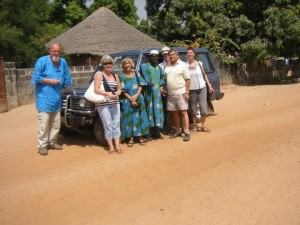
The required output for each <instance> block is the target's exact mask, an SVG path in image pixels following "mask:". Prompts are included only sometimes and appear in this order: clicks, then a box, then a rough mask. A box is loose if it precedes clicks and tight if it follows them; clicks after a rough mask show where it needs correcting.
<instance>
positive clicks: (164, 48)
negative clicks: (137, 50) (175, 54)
mask: <svg viewBox="0 0 300 225" xmlns="http://www.w3.org/2000/svg"><path fill="white" fill-rule="evenodd" d="M169 51H170V48H169V47H163V48H162V49H161V54H162V55H163V54H166V53H169Z"/></svg>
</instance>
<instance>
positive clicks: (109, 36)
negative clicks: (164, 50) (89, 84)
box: [46, 7, 163, 65]
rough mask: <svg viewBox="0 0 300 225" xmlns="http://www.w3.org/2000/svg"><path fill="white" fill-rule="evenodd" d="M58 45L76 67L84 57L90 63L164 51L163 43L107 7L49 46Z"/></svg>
mask: <svg viewBox="0 0 300 225" xmlns="http://www.w3.org/2000/svg"><path fill="white" fill-rule="evenodd" d="M54 42H56V43H60V44H61V45H62V46H63V49H64V52H65V53H67V54H68V55H69V57H71V59H73V60H70V61H72V62H73V65H74V64H78V62H77V63H76V61H78V60H76V58H81V59H82V57H84V58H85V59H84V60H85V61H86V60H90V58H91V56H98V57H97V58H99V56H101V55H104V54H109V53H113V52H121V51H127V50H135V49H141V48H154V47H156V48H157V47H163V44H162V43H161V42H158V41H157V40H155V39H153V38H151V37H149V36H148V35H146V34H144V33H143V32H141V31H139V30H137V29H136V28H134V27H133V26H131V25H129V24H128V23H126V22H125V21H124V20H122V19H120V18H119V17H118V16H116V15H115V14H114V13H113V12H112V11H111V10H109V9H107V8H105V7H101V8H99V9H98V10H96V11H95V12H94V13H93V14H91V15H90V16H89V17H87V18H86V19H85V20H83V21H82V22H81V23H79V24H77V25H76V26H74V27H72V28H71V29H69V30H68V31H66V32H65V33H63V34H61V35H60V36H58V37H56V38H54V39H53V40H51V41H50V42H49V43H47V44H46V46H47V47H48V46H49V45H50V44H51V43H54ZM87 56H88V57H87ZM93 58H94V57H93ZM79 61H82V60H79ZM80 64H81V63H80Z"/></svg>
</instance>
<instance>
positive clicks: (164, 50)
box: [159, 47, 170, 69]
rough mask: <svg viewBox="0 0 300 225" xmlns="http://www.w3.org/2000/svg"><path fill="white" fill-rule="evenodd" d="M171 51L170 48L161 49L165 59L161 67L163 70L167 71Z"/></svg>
mask: <svg viewBox="0 0 300 225" xmlns="http://www.w3.org/2000/svg"><path fill="white" fill-rule="evenodd" d="M169 51H170V48H169V47H163V48H162V49H161V54H162V56H163V58H164V61H162V62H161V63H160V64H159V66H160V67H161V68H162V69H165V67H166V65H167V64H168V63H169V61H170V60H169Z"/></svg>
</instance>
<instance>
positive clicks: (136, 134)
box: [120, 58, 149, 147]
mask: <svg viewBox="0 0 300 225" xmlns="http://www.w3.org/2000/svg"><path fill="white" fill-rule="evenodd" d="M122 67H123V73H122V74H121V75H120V81H121V88H122V97H121V98H120V102H121V137H122V140H123V141H124V140H128V139H129V141H128V143H127V145H128V147H132V146H133V143H134V138H137V139H138V141H139V143H140V144H141V145H144V144H145V143H146V141H145V140H144V139H143V138H142V136H144V135H147V134H148V133H149V120H148V117H147V112H146V107H145V102H144V97H143V95H142V94H141V91H142V86H144V85H146V82H145V80H144V79H143V78H142V77H141V76H140V74H139V73H136V72H135V71H133V70H132V68H134V62H133V61H132V59H130V58H125V59H123V61H122Z"/></svg>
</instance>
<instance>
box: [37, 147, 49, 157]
mask: <svg viewBox="0 0 300 225" xmlns="http://www.w3.org/2000/svg"><path fill="white" fill-rule="evenodd" d="M39 153H40V155H43V156H45V155H48V149H47V148H41V149H40V150H39Z"/></svg>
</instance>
